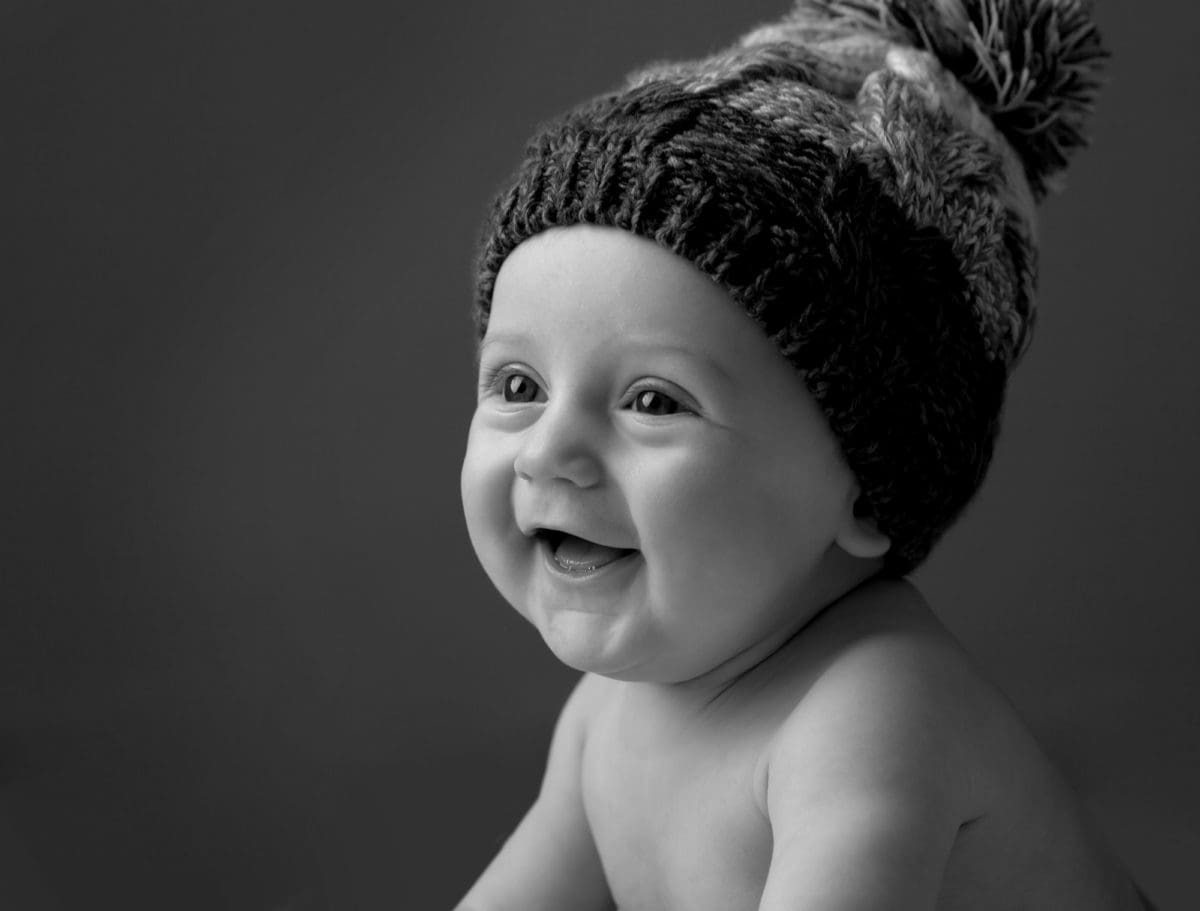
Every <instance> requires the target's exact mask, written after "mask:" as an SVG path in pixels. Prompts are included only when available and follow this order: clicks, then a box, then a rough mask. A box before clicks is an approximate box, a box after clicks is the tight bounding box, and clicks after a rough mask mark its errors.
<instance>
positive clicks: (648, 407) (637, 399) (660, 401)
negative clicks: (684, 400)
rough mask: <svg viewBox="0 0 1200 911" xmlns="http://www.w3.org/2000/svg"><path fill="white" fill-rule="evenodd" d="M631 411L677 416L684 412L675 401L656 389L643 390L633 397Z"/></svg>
mask: <svg viewBox="0 0 1200 911" xmlns="http://www.w3.org/2000/svg"><path fill="white" fill-rule="evenodd" d="M632 407H633V410H634V411H636V412H638V413H639V414H653V415H665V414H678V413H679V412H680V411H683V410H685V409H684V407H683V406H682V405H680V404H679V402H677V401H676V400H675V399H673V398H671V397H670V396H669V395H667V394H666V393H665V392H660V391H659V390H657V389H643V390H642V391H641V392H639V393H637V395H635V396H634V397H633V402H632Z"/></svg>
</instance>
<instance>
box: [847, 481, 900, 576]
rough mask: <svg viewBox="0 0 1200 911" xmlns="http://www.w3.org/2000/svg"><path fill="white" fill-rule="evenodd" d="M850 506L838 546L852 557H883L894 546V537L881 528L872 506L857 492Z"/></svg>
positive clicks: (866, 558)
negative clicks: (872, 513)
mask: <svg viewBox="0 0 1200 911" xmlns="http://www.w3.org/2000/svg"><path fill="white" fill-rule="evenodd" d="M849 507H850V508H849V509H847V510H846V515H845V518H844V520H843V522H842V527H841V530H840V531H839V532H838V535H837V538H836V540H837V543H838V546H839V547H841V548H842V550H844V551H846V553H848V554H850V556H852V557H861V558H862V559H864V560H870V559H874V558H875V557H882V556H883V555H884V554H886V553H887V552H888V549H889V548H890V547H891V546H892V539H891V538H889V537H888V536H887V535H885V534H884V533H883V532H881V531H880V530H879V526H878V525H877V524H876V522H875V518H874V516H872V515H871V510H870V508H869V507H867V506H866V504H865V503H864V502H863V500H862V498H861V497H859V496H857V492H856V495H855V496H854V499H853V502H852V503H851V504H849Z"/></svg>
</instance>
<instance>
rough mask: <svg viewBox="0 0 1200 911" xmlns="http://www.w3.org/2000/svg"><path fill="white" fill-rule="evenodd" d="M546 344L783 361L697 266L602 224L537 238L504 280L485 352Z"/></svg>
mask: <svg viewBox="0 0 1200 911" xmlns="http://www.w3.org/2000/svg"><path fill="white" fill-rule="evenodd" d="M547 340H557V341H563V340H570V341H571V342H572V343H573V344H574V345H576V346H577V347H578V348H579V350H594V349H597V348H601V347H603V348H606V349H609V350H628V351H632V350H635V349H639V348H640V349H643V350H647V349H657V350H659V351H661V352H667V351H674V352H675V353H679V354H697V355H700V356H704V357H707V358H709V359H712V360H716V361H718V362H720V363H722V365H723V366H728V365H736V364H740V363H749V362H752V361H754V360H757V359H759V358H761V357H763V356H764V355H767V356H773V357H776V358H778V357H779V354H778V352H777V350H776V349H775V348H774V346H772V345H770V344H769V343H768V341H767V339H766V337H765V334H764V333H763V332H762V330H761V329H760V328H759V327H758V326H757V325H756V324H755V323H754V322H753V320H752V319H751V317H750V316H749V314H747V313H746V311H745V309H744V308H742V307H740V306H738V305H737V304H736V303H735V302H734V300H733V299H732V297H731V296H730V294H729V292H728V291H727V290H726V289H724V288H723V287H721V286H720V285H718V284H717V283H716V282H715V281H713V280H712V279H711V278H710V277H709V276H707V275H705V274H704V273H703V272H701V271H700V270H699V269H698V268H697V267H696V266H695V265H694V264H693V263H691V262H689V261H688V260H685V259H684V258H682V257H681V256H679V255H677V254H676V253H674V252H672V251H670V250H668V249H666V248H664V247H662V246H660V245H658V244H657V243H655V242H654V241H651V240H648V239H646V238H642V237H638V236H636V235H633V234H631V233H629V232H626V231H622V230H619V229H615V228H601V227H597V226H594V225H580V226H572V227H570V228H556V229H552V230H550V231H546V232H543V233H542V234H538V235H535V236H534V237H532V238H530V239H529V240H527V241H525V242H524V243H522V244H520V245H519V246H518V247H517V248H516V249H515V250H514V251H513V252H512V254H510V256H509V257H508V258H507V259H506V260H505V262H504V264H503V265H502V266H501V268H500V271H499V273H498V275H497V278H496V282H495V286H494V289H493V293H492V297H491V308H490V313H489V316H488V322H487V330H486V333H485V334H484V336H483V338H482V340H481V345H482V346H483V348H485V349H486V348H487V347H490V346H492V345H497V346H499V345H518V344H530V343H536V342H545V341H547Z"/></svg>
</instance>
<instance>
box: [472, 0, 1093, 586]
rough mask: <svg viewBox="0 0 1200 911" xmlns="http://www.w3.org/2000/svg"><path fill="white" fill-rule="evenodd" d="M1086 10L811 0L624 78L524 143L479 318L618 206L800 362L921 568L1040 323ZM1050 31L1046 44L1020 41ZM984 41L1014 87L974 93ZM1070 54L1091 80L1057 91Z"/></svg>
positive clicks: (479, 322) (901, 559) (491, 233)
mask: <svg viewBox="0 0 1200 911" xmlns="http://www.w3.org/2000/svg"><path fill="white" fill-rule="evenodd" d="M1085 12H1086V11H1085V9H1084V5H1083V4H1082V3H1080V2H1073V0H1058V2H1052V0H1009V2H1008V3H1005V2H1002V0H978V2H971V0H925V2H917V0H907V2H906V0H877V2H870V0H853V2H851V0H799V2H797V3H796V4H795V6H794V8H793V9H792V11H791V12H790V13H789V14H788V15H787V16H786V17H784V18H783V19H782V20H780V21H779V22H777V23H772V24H768V25H765V26H763V27H761V28H759V29H756V30H754V31H752V32H750V33H749V34H747V35H746V36H744V37H743V38H742V39H741V40H740V41H739V42H738V43H737V44H736V45H735V46H733V47H732V48H730V49H728V50H726V51H723V52H721V53H719V54H715V55H712V56H710V57H707V58H704V59H701V60H696V61H689V62H683V63H664V64H656V65H653V66H650V67H647V68H644V69H642V70H640V71H638V72H636V73H634V74H632V75H631V76H630V77H629V78H628V79H627V80H626V83H625V85H624V86H623V87H622V88H621V89H620V90H618V91H614V92H610V93H607V94H605V95H602V96H600V97H598V98H595V99H593V100H591V101H589V102H587V103H585V104H582V105H580V106H579V107H577V108H575V109H573V110H571V111H568V112H567V113H565V114H564V115H562V116H560V117H558V118H556V119H554V120H553V121H551V122H549V123H546V124H544V125H543V126H542V127H541V128H540V129H539V131H538V132H537V133H536V135H535V136H534V137H533V138H532V140H531V141H530V143H529V145H528V148H527V150H526V155H525V159H524V161H523V163H522V165H521V166H520V168H519V169H518V171H517V173H516V174H515V176H514V178H513V179H512V181H511V182H510V183H509V184H508V185H507V187H506V188H505V189H504V190H502V192H501V193H500V194H499V196H498V198H497V199H496V201H495V203H494V205H493V208H492V212H491V216H490V218H489V220H488V222H487V225H486V228H485V235H484V239H483V242H482V244H481V249H480V253H479V259H478V278H477V294H476V300H475V309H474V314H475V322H476V327H477V330H478V333H479V334H480V335H481V336H482V335H483V334H484V333H485V332H486V329H487V320H488V314H489V310H490V306H491V297H492V289H493V287H494V283H495V278H496V275H497V273H498V272H499V270H500V267H501V266H502V264H503V262H504V260H505V258H506V257H507V256H508V254H509V253H511V252H512V250H513V249H515V248H516V246H517V245H518V244H520V243H521V242H522V241H524V240H526V239H527V238H529V237H532V236H533V235H535V234H537V233H538V232H541V231H544V230H546V229H548V228H551V227H555V226H567V225H573V224H596V225H608V226H612V227H616V228H620V229H623V230H626V231H629V232H632V233H633V234H636V235H639V236H642V237H646V238H649V239H651V240H653V241H655V242H657V243H658V244H660V245H662V246H664V247H665V248H667V249H669V250H671V251H673V252H674V253H676V254H677V255H679V256H681V257H683V258H684V259H686V260H688V261H689V262H691V263H693V264H694V265H695V266H696V267H697V268H699V269H700V270H701V271H702V272H703V273H704V274H706V275H708V276H709V277H710V278H712V279H713V280H714V281H716V282H717V283H719V284H720V285H721V286H722V287H723V288H724V289H725V290H726V291H727V292H728V294H729V296H730V297H731V298H732V300H733V301H734V302H735V303H736V304H738V305H739V306H741V307H742V308H744V310H745V311H746V312H747V313H748V314H749V316H750V317H751V318H752V319H754V320H755V321H756V322H757V323H758V325H759V326H760V327H761V328H762V330H763V331H764V332H765V333H766V334H767V335H768V337H769V338H770V339H771V340H772V341H773V342H774V343H775V345H776V346H777V347H778V349H779V351H780V352H781V353H782V355H783V356H784V357H786V358H787V359H788V360H789V361H790V362H791V363H792V364H793V365H794V367H795V368H796V369H797V371H798V372H799V374H800V376H801V377H802V378H803V380H804V382H805V384H806V385H807V387H808V389H809V391H810V393H811V394H812V396H813V398H814V399H815V400H816V402H817V404H818V405H819V406H820V408H821V410H822V411H823V413H824V414H825V416H826V419H827V420H828V422H829V426H830V428H831V429H832V431H833V433H834V435H835V436H836V437H837V439H838V440H839V442H840V444H841V447H842V451H843V454H844V455H845V458H846V461H847V463H848V465H849V466H850V468H851V470H852V471H853V472H854V473H855V475H856V477H857V479H858V481H859V484H860V486H861V488H862V497H861V499H860V504H859V508H860V512H862V513H863V514H866V515H869V516H871V517H872V518H874V519H875V520H876V522H877V524H878V526H879V528H880V530H881V531H883V532H884V533H885V534H887V535H888V536H889V537H890V539H891V541H892V546H891V548H890V549H889V551H888V555H887V557H886V558H885V560H886V568H887V570H888V571H890V572H892V573H894V574H903V573H905V572H908V571H910V570H911V569H913V568H914V567H915V566H917V565H918V564H919V563H920V562H921V560H923V559H924V558H925V556H926V555H927V554H928V553H929V550H930V549H931V547H932V546H933V544H934V543H935V542H936V540H937V538H938V537H939V536H940V535H941V534H942V533H943V532H944V531H945V529H946V528H947V527H949V525H950V524H951V523H952V522H953V521H954V519H955V517H956V516H957V515H958V514H959V513H960V512H961V510H962V509H963V507H964V506H965V505H966V504H967V503H968V502H969V501H970V499H971V497H972V496H973V495H974V493H975V491H976V490H977V489H978V487H979V485H980V483H981V482H982V480H983V477H984V474H985V472H986V470H987V466H988V463H989V461H990V459H991V455H992V450H993V445H994V440H995V437H996V433H997V429H998V425H999V418H1000V413H1001V409H1002V404H1003V399H1004V389H1005V383H1006V380H1007V376H1008V373H1009V371H1010V369H1011V368H1012V366H1013V365H1014V364H1015V363H1016V361H1017V360H1018V359H1019V357H1020V355H1021V353H1022V352H1023V351H1024V350H1025V347H1026V346H1027V344H1028V341H1029V338H1030V331H1031V329H1032V325H1033V321H1034V283H1035V263H1036V247H1035V242H1034V237H1035V233H1034V223H1033V220H1034V202H1035V200H1036V199H1038V198H1040V196H1041V194H1042V193H1043V192H1044V191H1045V189H1046V188H1047V187H1048V186H1051V185H1052V184H1051V182H1049V180H1048V178H1049V177H1050V176H1052V175H1055V174H1058V173H1059V172H1061V170H1062V167H1063V165H1064V164H1065V156H1066V155H1067V154H1068V153H1069V151H1070V150H1071V149H1072V148H1074V147H1076V146H1078V145H1079V144H1080V143H1081V142H1082V132H1081V122H1082V121H1081V117H1082V116H1083V115H1084V114H1085V113H1086V110H1087V109H1089V108H1090V105H1091V96H1090V94H1088V93H1089V91H1090V90H1091V89H1094V86H1095V84H1096V78H1095V74H1094V69H1095V66H1096V65H1097V63H1098V62H1099V60H1100V59H1101V58H1102V57H1103V51H1102V49H1101V48H1100V45H1099V41H1098V38H1097V37H1096V34H1095V29H1094V27H1093V26H1092V25H1091V23H1090V21H1089V20H1088V19H1087V17H1086V15H1085ZM978 22H982V23H983V24H984V26H985V28H983V29H982V30H981V29H980V28H976V27H975V26H974V25H973V23H978ZM1062 23H1066V25H1065V26H1064V25H1063V24H1062ZM1051 26H1053V27H1051ZM989 29H990V30H989ZM1064 35H1065V37H1064ZM1005 36H1007V39H1011V40H1012V41H1014V42H1018V43H1019V42H1021V41H1024V42H1026V43H1025V44H1021V45H1020V46H1021V47H1022V49H1023V50H1022V53H1021V55H1014V54H1011V53H1009V51H1008V50H1007V49H1004V48H1006V45H1005V44H1004V42H1005V40H1007V39H1006V37H1005ZM1047 36H1053V38H1054V41H1057V42H1058V44H1057V45H1054V46H1048V45H1040V46H1034V45H1030V44H1029V43H1028V42H1030V41H1032V40H1034V39H1037V40H1042V41H1048V40H1049V39H1048V38H1047ZM1051 44H1053V42H1051ZM1064 45H1065V46H1066V47H1068V48H1069V49H1070V55H1068V62H1067V63H1055V62H1054V60H1055V59H1058V58H1055V56H1054V55H1055V53H1056V48H1061V46H1064ZM947 48H949V49H950V50H949V51H946V49H947ZM997 48H1001V49H1002V50H1000V51H997V50H996V49H997ZM964 49H966V50H964ZM935 52H937V53H940V52H945V53H946V54H947V56H948V58H949V62H945V61H943V60H942V59H940V58H939V57H938V56H936V55H935ZM972 54H973V55H974V57H973V58H972V59H976V60H978V59H981V55H982V56H986V55H987V54H993V57H990V58H988V59H989V60H990V63H989V64H988V66H990V67H991V70H990V72H993V73H1009V77H1006V78H1007V82H1004V85H1005V86H1009V87H1008V88H1004V90H1003V91H1000V92H993V93H991V94H988V93H986V92H984V93H983V94H982V95H980V94H979V93H980V89H979V86H978V85H976V82H977V81H978V80H974V81H973V77H972V74H975V73H976V69H978V68H979V66H980V65H978V64H976V65H975V68H974V69H973V68H972V67H971V66H968V65H967V64H966V63H964V59H965V58H966V57H969V56H970V55H972ZM996 55H998V56H996ZM1071 55H1073V56H1071ZM1060 56H1061V55H1060ZM1032 60H1037V61H1039V62H1038V64H1037V66H1038V67H1039V69H1038V70H1037V72H1036V73H1035V72H1031V71H1030V69H1029V67H1028V66H1026V65H1025V63H1026V62H1028V61H1032ZM1088 66H1090V67H1092V69H1090V70H1089V69H1088V68H1087V67H1088ZM983 69H984V70H987V67H986V66H985V67H983ZM1013 71H1019V72H1018V73H1017V75H1016V76H1013V75H1012V72H1013ZM1064 71H1066V72H1070V73H1076V74H1078V73H1081V72H1082V73H1086V74H1087V75H1086V77H1085V76H1077V78H1076V79H1075V82H1072V83H1071V86H1072V87H1073V89H1072V90H1073V91H1075V95H1074V96H1072V97H1068V98H1066V99H1065V100H1064V98H1062V97H1061V96H1060V95H1055V93H1054V91H1053V89H1054V87H1055V86H1059V87H1061V85H1060V84H1061V83H1062V82H1063V80H1064V79H1066V77H1063V76H1062V73H1063V72H1064ZM1047 73H1050V74H1051V75H1050V76H1047V75H1045V74H1047ZM1054 74H1057V75H1054ZM960 76H961V77H962V78H960ZM1014 80H1015V81H1014ZM1001 81H1002V82H1003V80H1001ZM1066 81H1068V82H1070V80H1069V79H1067V80H1066ZM988 84H989V85H993V87H994V83H988ZM1012 85H1016V86H1017V88H1012V87H1011V86H1012ZM1022 86H1023V87H1024V88H1021V87H1022ZM972 92H975V93H976V94H972ZM1068 94H1070V93H1068ZM1021 98H1024V99H1026V100H1027V101H1028V102H1029V105H1033V107H1034V108H1036V110H1038V111H1042V112H1043V113H1042V114H1041V115H1038V116H1040V118H1041V119H1038V116H1035V115H1034V114H1033V113H1030V111H1029V105H1026V106H1024V107H1023V106H1022V105H1021V104H1020V103H1018V102H1019V100H1020V99H1021ZM1047 111H1054V112H1055V113H1054V116H1053V117H1051V116H1050V115H1049V114H1046V113H1045V112H1047ZM1001 112H1003V113H1005V115H1006V118H1007V119H1005V120H1003V121H1001V119H1000V117H999V114H1000V113H1001ZM1081 112H1082V113H1081ZM1039 124H1041V125H1042V126H1041V127H1039V126H1038V125H1039Z"/></svg>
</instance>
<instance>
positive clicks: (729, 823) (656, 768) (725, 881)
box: [582, 743, 771, 911]
mask: <svg viewBox="0 0 1200 911" xmlns="http://www.w3.org/2000/svg"><path fill="white" fill-rule="evenodd" d="M756 774H757V770H756V757H755V755H754V752H753V751H752V750H730V751H718V752H717V754H716V755H713V754H711V753H709V752H706V751H703V750H698V749H697V750H694V751H692V750H689V749H688V748H687V745H684V744H680V745H678V746H676V747H674V748H671V749H669V750H665V751H639V750H632V749H621V748H618V747H615V746H614V745H613V744H611V743H609V744H603V745H599V744H596V745H594V746H593V747H592V748H590V749H588V750H587V751H586V752H585V755H584V762H583V769H582V786H583V799H584V806H585V809H586V811H587V816H588V821H589V824H590V825H591V828H592V834H593V836H594V838H595V841H596V847H597V849H598V851H599V853H600V859H601V861H602V863H603V865H604V871H605V875H606V876H607V878H608V882H609V886H610V888H611V889H612V892H613V897H614V899H615V900H616V904H617V906H618V907H619V908H621V909H622V911H639V909H643V908H645V909H655V911H670V909H676V908H679V909H683V908H687V909H689V911H705V909H708V908H713V909H717V908H720V909H723V911H739V909H741V908H746V909H753V908H755V907H757V905H758V898H759V895H760V893H761V890H762V886H763V883H764V882H765V879H766V874H767V867H768V864H769V861H770V853H771V833H770V827H769V826H768V824H767V820H766V818H765V817H764V816H763V813H762V811H761V809H760V808H759V805H758V802H757V801H756V800H755V796H754V794H755V787H756V782H755V775H756Z"/></svg>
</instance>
